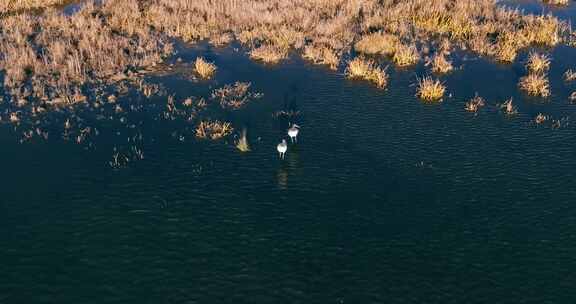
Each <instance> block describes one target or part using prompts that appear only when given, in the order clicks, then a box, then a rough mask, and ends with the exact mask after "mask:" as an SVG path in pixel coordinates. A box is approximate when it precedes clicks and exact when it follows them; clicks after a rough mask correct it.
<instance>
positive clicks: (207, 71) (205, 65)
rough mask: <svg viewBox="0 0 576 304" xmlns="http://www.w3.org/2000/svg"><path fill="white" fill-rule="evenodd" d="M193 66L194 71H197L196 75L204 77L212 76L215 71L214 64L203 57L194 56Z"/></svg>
mask: <svg viewBox="0 0 576 304" xmlns="http://www.w3.org/2000/svg"><path fill="white" fill-rule="evenodd" d="M194 68H195V70H196V73H198V75H200V76H201V77H202V78H204V79H209V78H212V76H214V73H216V65H215V64H214V63H211V62H208V61H206V59H204V58H203V57H198V58H196V61H195V62H194Z"/></svg>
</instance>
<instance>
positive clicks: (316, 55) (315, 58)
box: [302, 45, 340, 70]
mask: <svg viewBox="0 0 576 304" xmlns="http://www.w3.org/2000/svg"><path fill="white" fill-rule="evenodd" d="M302 56H304V58H306V59H308V60H310V61H312V62H313V63H315V64H323V65H328V66H329V67H330V68H331V69H332V70H336V69H337V68H338V65H339V64H340V57H339V56H338V54H337V53H336V52H335V51H334V50H332V49H330V48H329V47H327V46H316V45H307V46H306V47H304V52H303V54H302Z"/></svg>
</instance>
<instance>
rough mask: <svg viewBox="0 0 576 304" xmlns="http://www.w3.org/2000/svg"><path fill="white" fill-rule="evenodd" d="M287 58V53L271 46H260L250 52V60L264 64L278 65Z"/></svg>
mask: <svg viewBox="0 0 576 304" xmlns="http://www.w3.org/2000/svg"><path fill="white" fill-rule="evenodd" d="M287 56H288V51H287V50H286V49H282V48H279V47H276V46H273V45H269V44H265V45H261V46H259V47H257V48H255V49H253V50H251V51H250V58H252V59H255V60H259V61H262V62H264V63H272V64H273V63H278V62H280V61H281V60H283V59H285V58H286V57H287Z"/></svg>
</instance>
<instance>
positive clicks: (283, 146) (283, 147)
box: [276, 139, 288, 159]
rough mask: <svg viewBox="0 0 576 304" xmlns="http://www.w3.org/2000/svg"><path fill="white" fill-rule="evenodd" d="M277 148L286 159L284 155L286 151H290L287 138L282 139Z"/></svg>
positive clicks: (281, 156) (282, 157)
mask: <svg viewBox="0 0 576 304" xmlns="http://www.w3.org/2000/svg"><path fill="white" fill-rule="evenodd" d="M276 150H278V153H280V158H281V159H284V155H285V154H286V151H288V144H287V143H286V140H285V139H282V142H281V143H279V144H278V145H277V146H276Z"/></svg>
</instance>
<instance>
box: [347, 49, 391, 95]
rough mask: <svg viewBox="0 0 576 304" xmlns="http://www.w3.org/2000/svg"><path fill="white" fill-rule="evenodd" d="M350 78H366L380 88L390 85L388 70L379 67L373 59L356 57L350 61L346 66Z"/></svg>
mask: <svg viewBox="0 0 576 304" xmlns="http://www.w3.org/2000/svg"><path fill="white" fill-rule="evenodd" d="M346 75H347V76H348V78H358V79H366V80H368V81H371V82H373V83H375V84H376V85H377V86H378V87H379V88H385V87H386V85H388V74H387V73H386V70H385V69H383V68H381V67H379V66H378V64H377V63H376V62H375V61H374V60H371V59H365V58H361V57H356V58H354V59H352V60H351V61H350V62H349V63H348V67H347V68H346Z"/></svg>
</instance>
